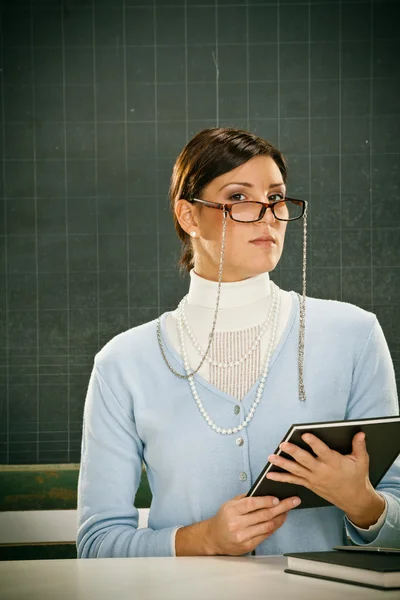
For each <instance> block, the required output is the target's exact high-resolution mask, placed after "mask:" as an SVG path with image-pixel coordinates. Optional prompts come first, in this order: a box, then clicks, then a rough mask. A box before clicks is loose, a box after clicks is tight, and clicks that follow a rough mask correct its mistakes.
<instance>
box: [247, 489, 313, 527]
mask: <svg viewBox="0 0 400 600" xmlns="http://www.w3.org/2000/svg"><path fill="white" fill-rule="evenodd" d="M299 504H301V501H300V498H298V496H293V497H291V498H286V499H285V500H282V501H281V502H279V504H278V505H277V506H273V507H271V508H261V509H259V510H256V511H253V512H250V513H248V514H247V515H245V516H244V524H245V526H246V527H250V526H252V525H257V523H264V522H265V521H269V520H271V519H274V518H275V517H277V516H278V515H280V514H283V513H287V512H289V510H292V509H293V508H295V507H296V506H299Z"/></svg>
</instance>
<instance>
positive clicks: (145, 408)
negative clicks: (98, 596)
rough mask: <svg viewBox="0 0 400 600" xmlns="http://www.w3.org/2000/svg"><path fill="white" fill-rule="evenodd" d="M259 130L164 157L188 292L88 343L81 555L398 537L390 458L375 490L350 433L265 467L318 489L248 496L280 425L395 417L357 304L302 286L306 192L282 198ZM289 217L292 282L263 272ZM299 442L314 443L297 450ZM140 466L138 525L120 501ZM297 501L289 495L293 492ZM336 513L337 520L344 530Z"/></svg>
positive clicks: (387, 374)
mask: <svg viewBox="0 0 400 600" xmlns="http://www.w3.org/2000/svg"><path fill="white" fill-rule="evenodd" d="M286 175H287V171H286V165H285V161H284V159H283V157H282V155H281V153H280V152H279V151H278V150H277V149H276V148H274V147H273V146H272V145H271V144H269V143H268V142H266V141H264V140H262V139H260V138H259V137H257V136H255V135H253V134H251V133H248V132H245V131H241V130H234V129H221V128H215V129H207V130H204V131H202V132H200V133H199V134H197V135H196V136H195V137H194V138H193V139H192V140H191V141H190V142H189V143H188V144H187V145H186V147H185V148H184V149H183V151H182V152H181V154H180V156H179V157H178V159H177V161H176V164H175V167H174V172H173V176H172V181H171V189H170V196H171V203H172V208H173V213H174V220H175V226H176V229H177V232H178V234H179V237H180V238H181V240H182V243H183V252H182V259H181V263H182V265H183V267H184V268H186V269H187V270H188V271H190V276H191V281H190V288H189V293H188V295H187V296H186V297H185V298H184V299H182V302H181V303H180V305H179V307H178V308H177V310H175V311H173V312H169V313H165V314H163V315H162V316H161V318H160V319H159V320H158V321H152V322H150V323H146V324H144V325H142V326H140V327H135V328H133V329H131V330H129V331H126V332H124V333H122V334H120V335H117V336H116V337H115V338H114V339H112V340H111V341H110V342H109V343H108V344H107V345H106V346H105V347H104V348H103V349H102V350H101V351H100V352H99V353H98V354H97V356H96V358H95V365H94V369H93V372H92V376H91V379H90V383H89V389H88V393H87V398H86V404H85V411H84V432H83V440H82V460H81V471H80V477H79V489H78V513H79V531H78V538H77V548H78V556H79V557H124V556H174V555H177V556H183V555H215V554H229V555H241V554H245V553H249V552H253V553H255V554H283V553H285V552H289V551H290V552H296V551H307V550H328V549H331V548H332V547H333V546H335V545H340V544H343V543H344V541H345V539H344V538H345V536H344V532H345V531H346V532H347V535H348V536H350V538H351V539H352V540H353V542H354V543H356V544H372V545H380V546H395V545H396V544H397V545H400V535H399V534H400V462H399V461H397V462H396V463H395V464H394V465H393V466H392V468H391V469H390V470H389V471H388V473H387V474H386V476H385V477H384V479H383V480H382V481H381V483H380V484H379V486H378V487H377V489H376V490H374V489H373V487H372V485H371V483H370V482H369V478H368V454H367V452H366V446H365V441H364V440H363V439H362V438H363V436H362V434H358V435H357V436H355V438H354V440H353V449H352V453H351V454H350V455H347V456H342V455H340V454H337V453H336V452H333V451H331V450H330V449H329V448H328V447H327V446H325V444H323V443H322V442H320V441H319V440H317V439H316V438H314V437H313V436H311V439H310V440H309V441H308V443H309V445H310V452H306V451H304V450H303V451H302V450H300V449H299V448H298V447H295V446H294V447H289V448H284V449H285V452H287V453H288V454H292V456H293V458H294V459H295V460H294V461H290V462H289V461H287V462H284V463H279V462H278V461H279V459H278V457H276V456H274V455H273V456H269V459H270V460H271V462H275V463H276V464H280V465H281V466H283V467H284V468H286V469H287V470H288V471H289V473H288V474H281V475H276V476H275V477H276V478H280V479H282V480H286V481H291V482H294V483H301V484H302V485H305V486H306V487H309V488H310V489H313V490H314V491H316V492H317V493H318V494H319V495H321V496H322V497H324V498H326V499H327V500H329V501H330V502H331V503H332V506H329V507H325V508H317V509H304V510H293V509H294V508H295V507H296V506H298V505H299V499H296V498H288V499H285V500H283V501H281V502H279V501H278V500H277V499H275V498H272V497H257V498H246V497H245V495H246V493H247V491H248V489H249V488H250V486H251V484H252V482H253V481H254V480H255V478H256V477H257V476H258V474H259V472H260V471H261V469H262V468H263V466H264V464H265V462H266V458H267V457H268V455H270V453H271V452H273V450H274V448H276V447H277V445H278V443H279V442H280V440H281V439H282V436H283V434H284V433H285V432H286V431H287V429H288V428H289V426H290V425H291V424H292V423H301V422H312V421H330V420H341V419H356V418H366V417H376V416H389V415H395V414H398V405H397V397H396V387H395V379H394V371H393V365H392V362H391V359H390V355H389V351H388V348H387V344H386V341H385V338H384V336H383V333H382V330H381V327H380V325H379V323H378V321H377V319H376V317H375V315H373V314H372V313H369V312H367V311H364V310H362V309H360V308H358V307H355V306H353V305H350V304H346V303H343V302H333V301H327V300H320V299H314V298H307V300H306V295H305V272H306V269H305V257H306V252H305V248H306V217H307V205H306V203H305V202H303V201H301V200H293V199H289V198H287V196H286ZM299 218H303V224H304V246H303V261H304V264H303V295H302V296H297V294H295V293H294V292H286V291H284V290H280V289H279V288H278V287H277V286H276V285H275V284H273V283H272V281H271V280H270V278H269V272H270V271H272V270H273V269H274V268H275V267H276V265H277V264H278V262H279V259H280V257H281V254H282V250H283V244H284V238H285V232H286V227H287V225H288V222H290V221H291V220H296V219H299ZM311 449H312V450H313V451H314V452H315V454H316V457H314V456H313V455H312V454H311ZM142 462H144V463H145V465H146V469H147V475H148V479H149V483H150V486H151V490H152V493H153V499H152V505H151V510H150V516H149V523H148V527H147V528H144V529H137V524H138V512H137V510H136V509H135V507H134V506H133V502H134V498H135V494H136V490H137V488H138V485H139V483H140V477H141V469H142ZM300 508H301V507H300ZM344 526H345V527H344Z"/></svg>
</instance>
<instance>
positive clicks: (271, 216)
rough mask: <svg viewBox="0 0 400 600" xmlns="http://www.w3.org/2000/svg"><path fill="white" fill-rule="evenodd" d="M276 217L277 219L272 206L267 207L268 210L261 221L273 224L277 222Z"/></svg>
mask: <svg viewBox="0 0 400 600" xmlns="http://www.w3.org/2000/svg"><path fill="white" fill-rule="evenodd" d="M275 221H276V219H275V215H274V213H273V212H272V209H271V206H268V207H266V211H265V213H264V215H263V217H262V219H260V222H264V223H267V224H268V225H272V224H273V223H275Z"/></svg>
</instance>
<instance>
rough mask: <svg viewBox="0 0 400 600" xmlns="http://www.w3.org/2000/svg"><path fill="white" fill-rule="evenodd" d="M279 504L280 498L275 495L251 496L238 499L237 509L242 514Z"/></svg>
mask: <svg viewBox="0 0 400 600" xmlns="http://www.w3.org/2000/svg"><path fill="white" fill-rule="evenodd" d="M278 504H279V499H278V498H275V496H249V497H248V498H243V499H239V500H238V503H237V510H238V513H239V514H240V515H246V514H247V513H249V512H252V511H255V510H260V509H262V508H272V507H273V506H277V505H278Z"/></svg>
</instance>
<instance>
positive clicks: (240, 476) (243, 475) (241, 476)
mask: <svg viewBox="0 0 400 600" xmlns="http://www.w3.org/2000/svg"><path fill="white" fill-rule="evenodd" d="M239 479H240V481H246V479H247V475H246V473H245V472H244V471H242V472H241V473H240V475H239Z"/></svg>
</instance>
